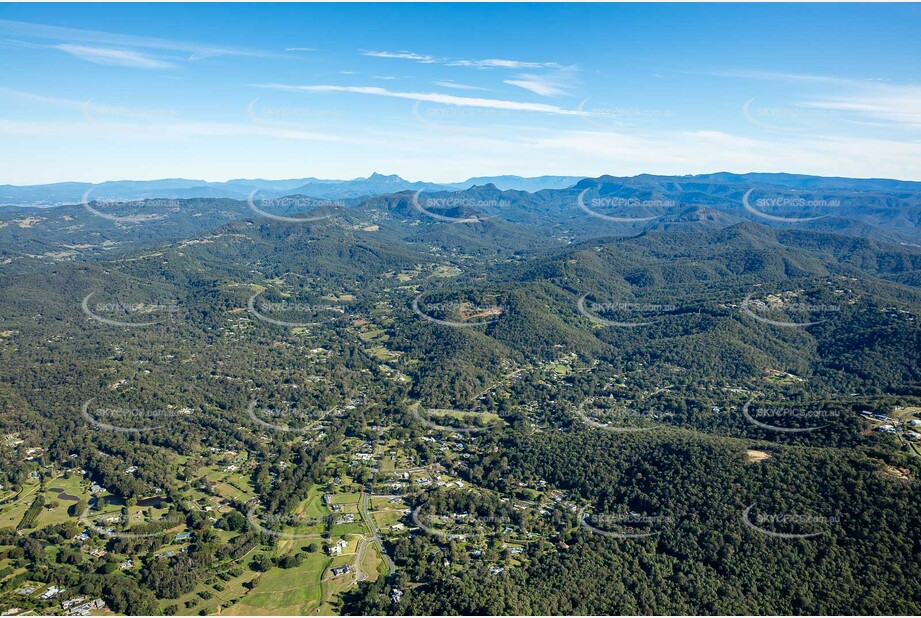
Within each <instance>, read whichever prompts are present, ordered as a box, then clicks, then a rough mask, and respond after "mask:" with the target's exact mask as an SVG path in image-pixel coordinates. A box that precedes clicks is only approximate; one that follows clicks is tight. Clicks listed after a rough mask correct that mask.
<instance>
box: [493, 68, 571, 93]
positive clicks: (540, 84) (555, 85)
mask: <svg viewBox="0 0 921 618" xmlns="http://www.w3.org/2000/svg"><path fill="white" fill-rule="evenodd" d="M504 83H506V84H509V85H511V86H518V87H519V88H524V89H525V90H530V91H531V92H533V93H535V94H539V95H540V96H542V97H552V96H557V95H561V94H567V92H568V89H567V87H566V86H564V85H563V84H562V83H561V82H560V81H559V80H557V79H555V78H554V77H548V76H544V75H535V74H533V73H525V74H524V75H518V76H517V77H516V79H506V80H504Z"/></svg>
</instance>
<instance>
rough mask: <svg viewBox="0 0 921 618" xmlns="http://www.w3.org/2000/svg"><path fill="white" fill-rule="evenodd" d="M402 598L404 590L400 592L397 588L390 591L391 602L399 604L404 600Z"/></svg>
mask: <svg viewBox="0 0 921 618" xmlns="http://www.w3.org/2000/svg"><path fill="white" fill-rule="evenodd" d="M402 598H403V591H402V590H399V589H397V588H394V589H393V590H391V591H390V600H391V601H392V602H393V603H399V602H400V599H402Z"/></svg>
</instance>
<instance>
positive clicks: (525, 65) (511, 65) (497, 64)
mask: <svg viewBox="0 0 921 618" xmlns="http://www.w3.org/2000/svg"><path fill="white" fill-rule="evenodd" d="M359 51H360V52H361V54H362V55H363V56H371V57H374V58H395V59H400V60H412V61H414V62H421V63H422V64H435V63H438V64H444V65H446V66H449V67H472V68H475V69H562V68H564V67H563V66H562V65H560V64H557V63H556V62H524V61H521V60H506V59H504V58H487V59H485V60H465V59H452V58H440V57H438V56H430V55H428V54H417V53H415V52H411V51H405V50H401V51H395V52H393V51H369V50H365V49H363V50H359Z"/></svg>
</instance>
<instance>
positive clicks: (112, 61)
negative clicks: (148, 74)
mask: <svg viewBox="0 0 921 618" xmlns="http://www.w3.org/2000/svg"><path fill="white" fill-rule="evenodd" d="M55 49H58V50H60V51H62V52H65V53H68V54H70V55H71V56H73V57H75V58H79V59H80V60H86V61H87V62H92V63H94V64H104V65H108V66H117V67H132V68H136V69H169V68H171V67H173V66H175V65H174V64H172V63H170V62H166V61H164V60H159V59H157V58H154V57H152V56H149V55H147V54H143V53H141V52H136V51H129V50H126V49H110V48H106V47H88V46H85V45H71V44H67V43H65V44H62V45H55Z"/></svg>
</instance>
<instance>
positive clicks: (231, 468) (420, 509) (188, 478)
mask: <svg viewBox="0 0 921 618" xmlns="http://www.w3.org/2000/svg"><path fill="white" fill-rule="evenodd" d="M706 180H707V182H708V183H710V185H709V186H710V189H708V190H703V189H700V188H699V187H690V188H689V187H688V186H687V185H688V183H691V184H694V183H695V182H698V181H695V180H694V179H688V180H685V181H681V180H680V179H677V180H676V179H662V178H658V177H654V178H652V177H650V178H647V177H638V178H637V179H635V180H632V181H631V183H634V185H635V186H633V185H631V187H627V184H629V183H625V182H622V181H621V180H616V179H615V180H613V181H612V180H608V179H602V181H601V182H600V187H601V188H600V189H599V188H598V187H599V183H595V182H594V181H592V182H589V183H587V184H586V185H583V186H582V187H581V188H580V186H576V187H575V188H572V189H562V190H558V189H554V190H542V191H538V192H536V193H527V192H522V191H502V190H500V189H498V188H497V187H495V186H491V185H488V184H487V185H484V186H477V187H475V188H473V189H469V190H467V191H463V192H451V191H431V192H430V191H422V192H421V193H420V192H418V191H403V192H397V193H392V194H387V195H380V196H375V197H373V198H370V199H365V200H356V201H353V202H348V201H346V202H342V203H339V202H331V201H326V202H316V201H298V200H291V201H287V202H285V201H280V202H274V203H261V202H256V203H255V205H256V206H257V208H258V209H259V210H261V211H262V214H260V212H258V211H257V210H254V209H253V208H251V206H250V204H248V203H247V202H246V201H235V200H189V201H179V202H177V203H176V204H173V205H171V206H169V207H168V208H167V210H166V211H165V213H168V215H169V216H167V217H165V218H162V219H161V218H150V217H148V218H140V219H139V218H137V215H139V214H142V215H143V214H150V215H154V217H156V216H157V215H161V214H165V213H164V212H163V211H159V210H157V209H158V208H161V207H162V206H163V205H162V204H159V205H158V204H155V203H151V204H150V205H149V206H150V210H149V212H145V207H144V206H143V205H142V204H131V203H126V204H119V205H112V204H108V203H104V202H100V203H90V205H91V207H92V208H95V209H96V210H98V211H99V212H103V213H104V214H112V215H114V216H116V217H127V218H128V219H121V220H112V219H107V218H105V217H100V216H98V214H94V213H93V212H91V211H90V210H87V208H85V207H84V206H83V205H79V206H76V207H61V208H55V209H48V210H42V211H35V212H37V213H39V214H38V215H36V216H37V217H39V218H40V219H41V220H39V221H30V220H29V221H26V220H23V219H21V218H20V217H21V215H22V211H20V210H16V211H15V213H16V215H15V217H13V218H9V215H8V213H9V212H12V211H10V210H4V215H3V216H0V219H3V222H4V223H6V225H4V226H3V227H2V229H0V236H2V238H3V241H4V244H3V251H4V254H3V256H4V262H5V263H4V264H3V270H2V271H0V307H2V308H3V312H2V315H0V367H2V370H0V409H2V410H3V413H2V414H0V439H2V445H0V458H2V459H0V461H2V465H0V485H2V486H3V487H2V488H0V604H3V607H4V608H5V607H6V606H7V605H10V606H12V604H13V603H17V604H18V605H17V606H21V607H28V608H29V609H33V610H35V611H37V612H46V613H51V612H58V611H62V610H61V609H60V604H59V602H58V601H56V600H53V597H52V598H49V599H42V598H41V594H43V593H42V591H44V590H48V589H49V587H50V586H58V587H65V588H67V589H68V590H69V591H72V592H73V593H74V594H75V595H77V594H79V595H81V596H92V597H94V598H95V597H99V598H101V599H103V600H104V601H105V602H106V603H107V605H108V606H109V607H110V608H111V609H113V610H114V611H116V612H118V613H132V614H140V613H145V614H158V613H165V614H193V613H206V614H207V613H217V612H218V611H220V612H221V613H222V614H224V613H258V612H259V611H261V610H264V609H267V608H271V609H272V610H275V611H285V612H289V613H314V612H316V611H320V612H321V613H324V612H325V613H344V614H359V613H367V614H404V615H406V614H446V615H451V614H482V613H495V614H560V613H577V614H616V613H640V614H642V613H701V614H726V613H752V614H771V613H788V614H808V613H815V614H831V613H890V614H896V613H917V612H918V611H919V605H918V603H919V599H921V589H919V585H921V584H919V582H921V563H919V560H918V555H919V553H921V552H919V546H918V543H919V540H918V537H917V535H915V534H914V533H913V531H915V530H917V529H918V527H919V525H921V520H919V512H918V509H917V508H915V505H916V504H918V501H919V495H918V492H919V484H918V481H917V479H918V476H919V474H921V464H919V457H921V451H919V444H918V443H917V442H916V441H915V439H914V438H913V437H912V433H913V432H915V431H916V430H915V429H913V427H916V426H917V423H915V421H917V422H918V423H921V373H919V371H921V370H919V367H921V276H919V269H921V248H919V246H918V243H917V242H908V241H905V242H892V239H893V238H896V237H898V238H903V237H907V236H909V235H911V234H913V233H914V228H913V227H911V226H909V225H903V224H902V223H900V222H901V219H897V218H893V219H891V220H889V222H888V223H886V225H882V224H880V225H877V224H879V223H880V221H881V219H878V220H876V221H873V220H872V217H871V218H870V219H867V220H864V219H861V218H860V217H856V216H855V217H852V216H851V214H848V215H847V216H842V217H838V218H836V219H835V220H834V221H830V218H826V219H824V220H822V221H819V220H815V221H805V222H789V221H788V222H777V221H772V220H770V219H764V218H762V217H759V216H757V215H754V214H753V213H751V212H750V211H747V210H746V209H745V208H744V206H742V205H741V201H736V202H733V200H741V199H742V195H744V191H747V190H748V189H745V188H744V187H743V186H744V183H745V182H747V181H748V180H750V179H749V178H744V179H742V178H738V177H732V178H724V177H722V176H718V177H715V178H712V179H706ZM758 181H759V182H760V183H761V184H759V185H758V188H759V190H761V189H762V188H763V187H768V186H769V185H771V183H773V182H775V181H777V182H779V181H784V182H787V183H788V185H789V183H790V182H792V181H790V180H789V179H787V178H779V179H775V178H759V179H758ZM874 182H875V181H874ZM675 183H677V184H678V185H681V187H680V188H679V187H677V186H675ZM796 183H798V184H799V185H803V186H806V185H810V186H811V185H819V186H821V191H822V192H823V193H822V194H823V195H826V196H831V195H835V196H838V195H840V196H842V198H843V197H844V193H843V192H852V191H855V189H854V188H853V186H852V184H850V183H848V182H844V181H838V180H837V179H833V180H829V181H828V182H827V183H826V182H824V181H823V182H819V181H817V180H815V179H810V178H797V179H796ZM698 184H699V182H698ZM704 184H706V183H704ZM771 186H773V185H771ZM785 186H787V185H785ZM586 190H588V191H589V193H586V194H585V195H584V196H583V198H582V199H583V202H582V205H584V206H586V207H587V208H588V209H589V210H596V209H597V210H596V214H604V215H606V216H609V217H613V218H615V219H621V218H624V215H631V217H633V215H634V214H635V212H634V211H631V210H630V208H632V206H631V204H633V202H619V201H616V200H615V201H611V199H612V198H621V197H624V196H625V195H627V194H628V192H629V191H633V194H632V197H636V198H637V199H639V200H640V202H643V201H647V202H649V201H653V202H654V201H655V200H660V201H661V204H660V205H656V203H650V204H648V208H647V207H646V206H643V208H647V210H648V209H649V208H651V209H652V210H651V211H649V212H648V213H646V214H644V215H643V217H645V216H647V215H649V216H651V215H656V216H655V217H654V218H651V219H648V220H646V221H620V220H611V219H606V218H603V217H597V216H593V215H592V214H591V213H590V212H586V210H584V209H583V208H581V207H580V205H579V201H578V200H579V196H580V195H581V194H582V192H583V191H586ZM628 190H629V191H628ZM872 190H873V191H881V192H886V191H905V192H906V195H908V197H905V198H903V197H899V196H890V197H889V198H886V200H883V202H886V203H883V202H879V203H877V202H874V201H873V200H875V199H876V197H875V196H872V195H871V196H870V197H869V198H868V199H869V202H871V203H873V204H876V205H874V206H872V208H871V210H873V209H876V210H873V212H875V213H877V214H878V213H884V212H889V211H888V210H887V208H889V209H891V210H892V211H893V212H898V213H903V214H904V213H909V219H908V220H909V221H914V220H913V219H911V216H914V215H911V213H912V212H914V211H913V208H914V205H913V202H912V200H913V199H915V197H914V194H911V195H909V193H911V190H912V187H910V186H902V185H899V186H892V187H890V186H887V185H886V184H885V183H882V182H880V183H876V184H874V185H872ZM593 191H594V192H596V195H595V199H597V200H599V201H598V202H594V203H593V202H592V201H591V199H593V198H592V197H591V192H593ZM670 196H683V199H680V200H679V199H675V200H674V201H676V202H679V203H677V204H669V203H668V200H670V199H672V197H670ZM714 196H715V197H714ZM606 199H607V200H608V201H603V200H606ZM889 201H891V206H887V205H886V204H888V203H889ZM94 204H95V205H94ZM625 208H626V210H625ZM797 208H800V207H799V206H797ZM171 209H176V210H171ZM656 209H660V210H656ZM33 214H34V213H33ZM660 214H661V216H658V215H660ZM800 214H802V213H800ZM874 216H877V215H874ZM900 216H901V215H900ZM643 217H640V218H643ZM633 218H636V217H633ZM897 221H899V223H896V222H897ZM887 226H888V227H887ZM899 226H901V229H900V230H897V229H896V228H897V227H899ZM842 232H843V233H842ZM865 232H866V233H867V235H865V236H861V234H863V233H865ZM80 239H82V241H81V240H80ZM887 239H888V240H887ZM915 240H917V239H915ZM64 245H71V246H74V247H76V248H71V249H68V248H67V247H65V246H64ZM62 247H63V248H62ZM60 251H69V252H71V253H69V254H67V255H61V254H60V253H59V252H60ZM913 423H914V424H913ZM887 426H888V427H889V429H885V427H887ZM70 498H73V500H71V499H70ZM777 535H779V536H777ZM344 567H348V569H346V570H344V571H343V570H342V569H343V568H344ZM334 569H335V571H334ZM290 580H296V581H298V582H299V583H298V586H301V587H304V588H305V589H307V588H308V587H310V586H314V587H315V588H311V590H315V591H316V595H315V596H310V598H306V597H304V598H301V597H298V598H297V599H293V598H289V597H288V596H286V595H280V594H279V593H278V590H279V589H285V587H286V586H287V585H288V583H287V582H289V581H290ZM305 582H306V583H305ZM32 586H35V588H34V590H33V592H31V593H28V594H20V593H19V592H18V591H21V590H25V589H27V588H29V587H32ZM311 594H312V593H311Z"/></svg>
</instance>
